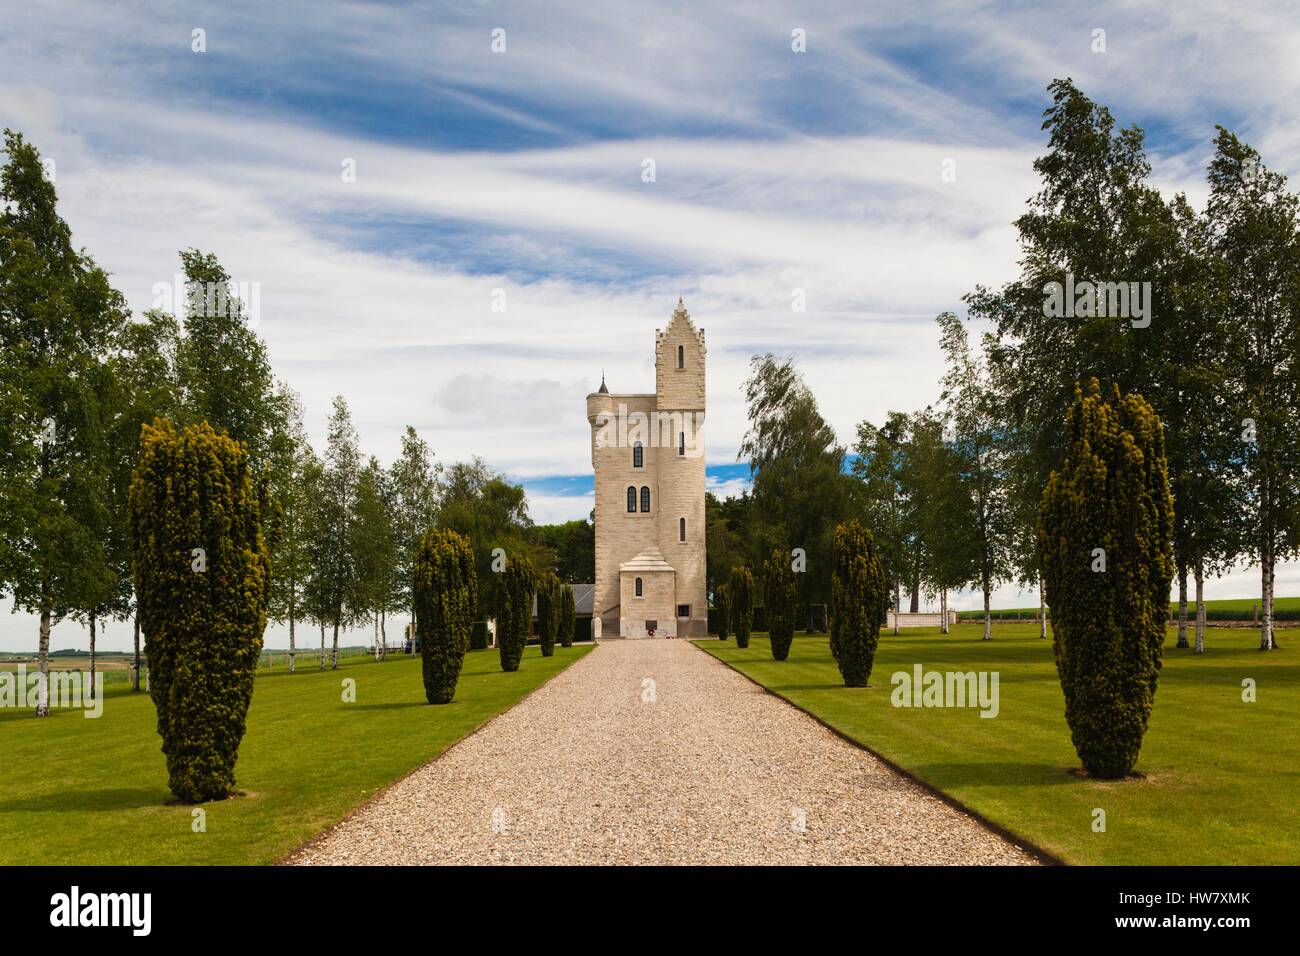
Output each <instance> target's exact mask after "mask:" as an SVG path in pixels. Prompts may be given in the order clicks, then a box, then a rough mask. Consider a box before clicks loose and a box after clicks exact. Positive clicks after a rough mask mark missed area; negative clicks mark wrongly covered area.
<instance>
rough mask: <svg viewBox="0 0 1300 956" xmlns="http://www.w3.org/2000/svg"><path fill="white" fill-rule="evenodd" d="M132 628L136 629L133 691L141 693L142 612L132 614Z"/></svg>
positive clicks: (132, 677) (132, 679) (132, 676)
mask: <svg viewBox="0 0 1300 956" xmlns="http://www.w3.org/2000/svg"><path fill="white" fill-rule="evenodd" d="M131 622H132V630H134V631H135V672H134V673H133V674H132V675H131V692H132V693H133V694H138V693H140V614H139V612H137V613H135V614H132V615H131Z"/></svg>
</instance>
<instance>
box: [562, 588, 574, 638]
mask: <svg viewBox="0 0 1300 956" xmlns="http://www.w3.org/2000/svg"><path fill="white" fill-rule="evenodd" d="M577 626H578V606H577V603H576V602H575V601H574V599H573V588H571V587H569V586H568V585H567V584H565V585H563V587H562V589H561V591H560V646H561V647H572V646H573V634H574V630H575V629H576V628H577Z"/></svg>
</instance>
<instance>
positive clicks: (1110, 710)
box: [1038, 379, 1174, 780]
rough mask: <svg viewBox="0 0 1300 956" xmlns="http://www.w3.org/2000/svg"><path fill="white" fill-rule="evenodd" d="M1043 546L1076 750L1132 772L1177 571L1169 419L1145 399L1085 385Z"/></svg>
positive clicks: (1046, 516)
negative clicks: (1162, 418) (1104, 393)
mask: <svg viewBox="0 0 1300 956" xmlns="http://www.w3.org/2000/svg"><path fill="white" fill-rule="evenodd" d="M1038 544H1039V549H1040V553H1041V554H1042V556H1043V569H1044V575H1043V584H1044V592H1045V594H1046V598H1047V603H1048V605H1049V606H1050V607H1051V609H1052V634H1053V640H1052V645H1053V649H1054V651H1055V654H1056V670H1057V673H1058V674H1059V675H1060V678H1061V689H1062V691H1063V692H1064V694H1065V720H1066V723H1068V724H1069V725H1070V738H1071V740H1072V741H1073V743H1074V749H1075V752H1076V753H1078V755H1079V759H1080V760H1081V761H1083V767H1084V769H1085V770H1086V771H1087V772H1088V773H1089V774H1091V775H1092V776H1094V777H1099V778H1101V779H1106V780H1113V779H1117V778H1119V777H1123V776H1125V775H1126V774H1127V773H1128V772H1129V771H1130V770H1132V769H1133V766H1134V764H1136V763H1137V758H1138V753H1139V751H1140V750H1141V749H1142V738H1143V736H1144V735H1145V734H1146V728H1147V720H1148V719H1149V718H1150V716H1151V704H1152V701H1153V700H1154V698H1155V692H1156V680H1157V678H1158V677H1159V674H1160V662H1161V656H1162V654H1163V651H1164V638H1165V624H1166V622H1167V621H1168V619H1169V586H1170V584H1171V582H1172V581H1173V576H1174V561H1173V497H1172V495H1171V494H1170V491H1169V476H1168V465H1167V463H1166V460H1165V438H1164V426H1163V425H1161V423H1160V419H1159V418H1157V417H1156V414H1155V412H1154V411H1153V410H1152V408H1151V406H1150V405H1149V404H1148V403H1147V401H1146V399H1144V398H1142V396H1140V395H1134V394H1129V395H1125V396H1124V397H1123V398H1121V397H1120V393H1119V389H1118V388H1114V389H1113V390H1112V393H1111V395H1110V396H1108V397H1107V398H1103V397H1102V393H1101V387H1100V386H1099V385H1098V383H1097V380H1096V379H1093V380H1092V381H1091V382H1090V383H1089V385H1088V394H1087V395H1084V394H1083V391H1082V389H1079V388H1077V387H1076V389H1075V403H1074V405H1073V406H1072V407H1071V409H1070V412H1069V417H1068V419H1067V421H1066V450H1065V459H1064V461H1062V463H1061V467H1060V468H1058V469H1057V470H1055V471H1053V472H1052V474H1051V476H1050V477H1049V478H1048V479H1047V486H1046V487H1045V488H1044V489H1043V498H1042V503H1041V507H1040V510H1039V516H1038Z"/></svg>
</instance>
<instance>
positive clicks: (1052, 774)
mask: <svg viewBox="0 0 1300 956" xmlns="http://www.w3.org/2000/svg"><path fill="white" fill-rule="evenodd" d="M909 769H910V770H911V771H912V772H913V773H915V774H916V775H917V776H918V777H920V778H921V779H922V780H926V781H929V782H931V783H933V784H934V785H935V786H938V787H941V788H943V789H945V790H947V789H951V788H953V787H1005V786H1006V785H1007V784H1008V783H1009V782H1012V781H1014V782H1016V783H1020V784H1029V785H1033V786H1053V785H1061V784H1070V785H1075V786H1078V785H1080V784H1088V783H1099V782H1105V781H1097V780H1094V779H1093V778H1091V777H1087V776H1083V777H1079V776H1075V775H1074V774H1073V772H1072V771H1073V769H1074V768H1071V767H1064V766H1054V765H1051V764H1045V763H1030V762H1027V761H1026V762H1018V761H1001V762H996V763H987V762H981V763H927V764H916V765H911V764H909Z"/></svg>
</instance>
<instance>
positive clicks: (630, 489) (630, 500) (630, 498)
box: [627, 485, 636, 514]
mask: <svg viewBox="0 0 1300 956" xmlns="http://www.w3.org/2000/svg"><path fill="white" fill-rule="evenodd" d="M627 510H628V513H629V514H634V513H635V512H636V486H635V485H628V486H627Z"/></svg>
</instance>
